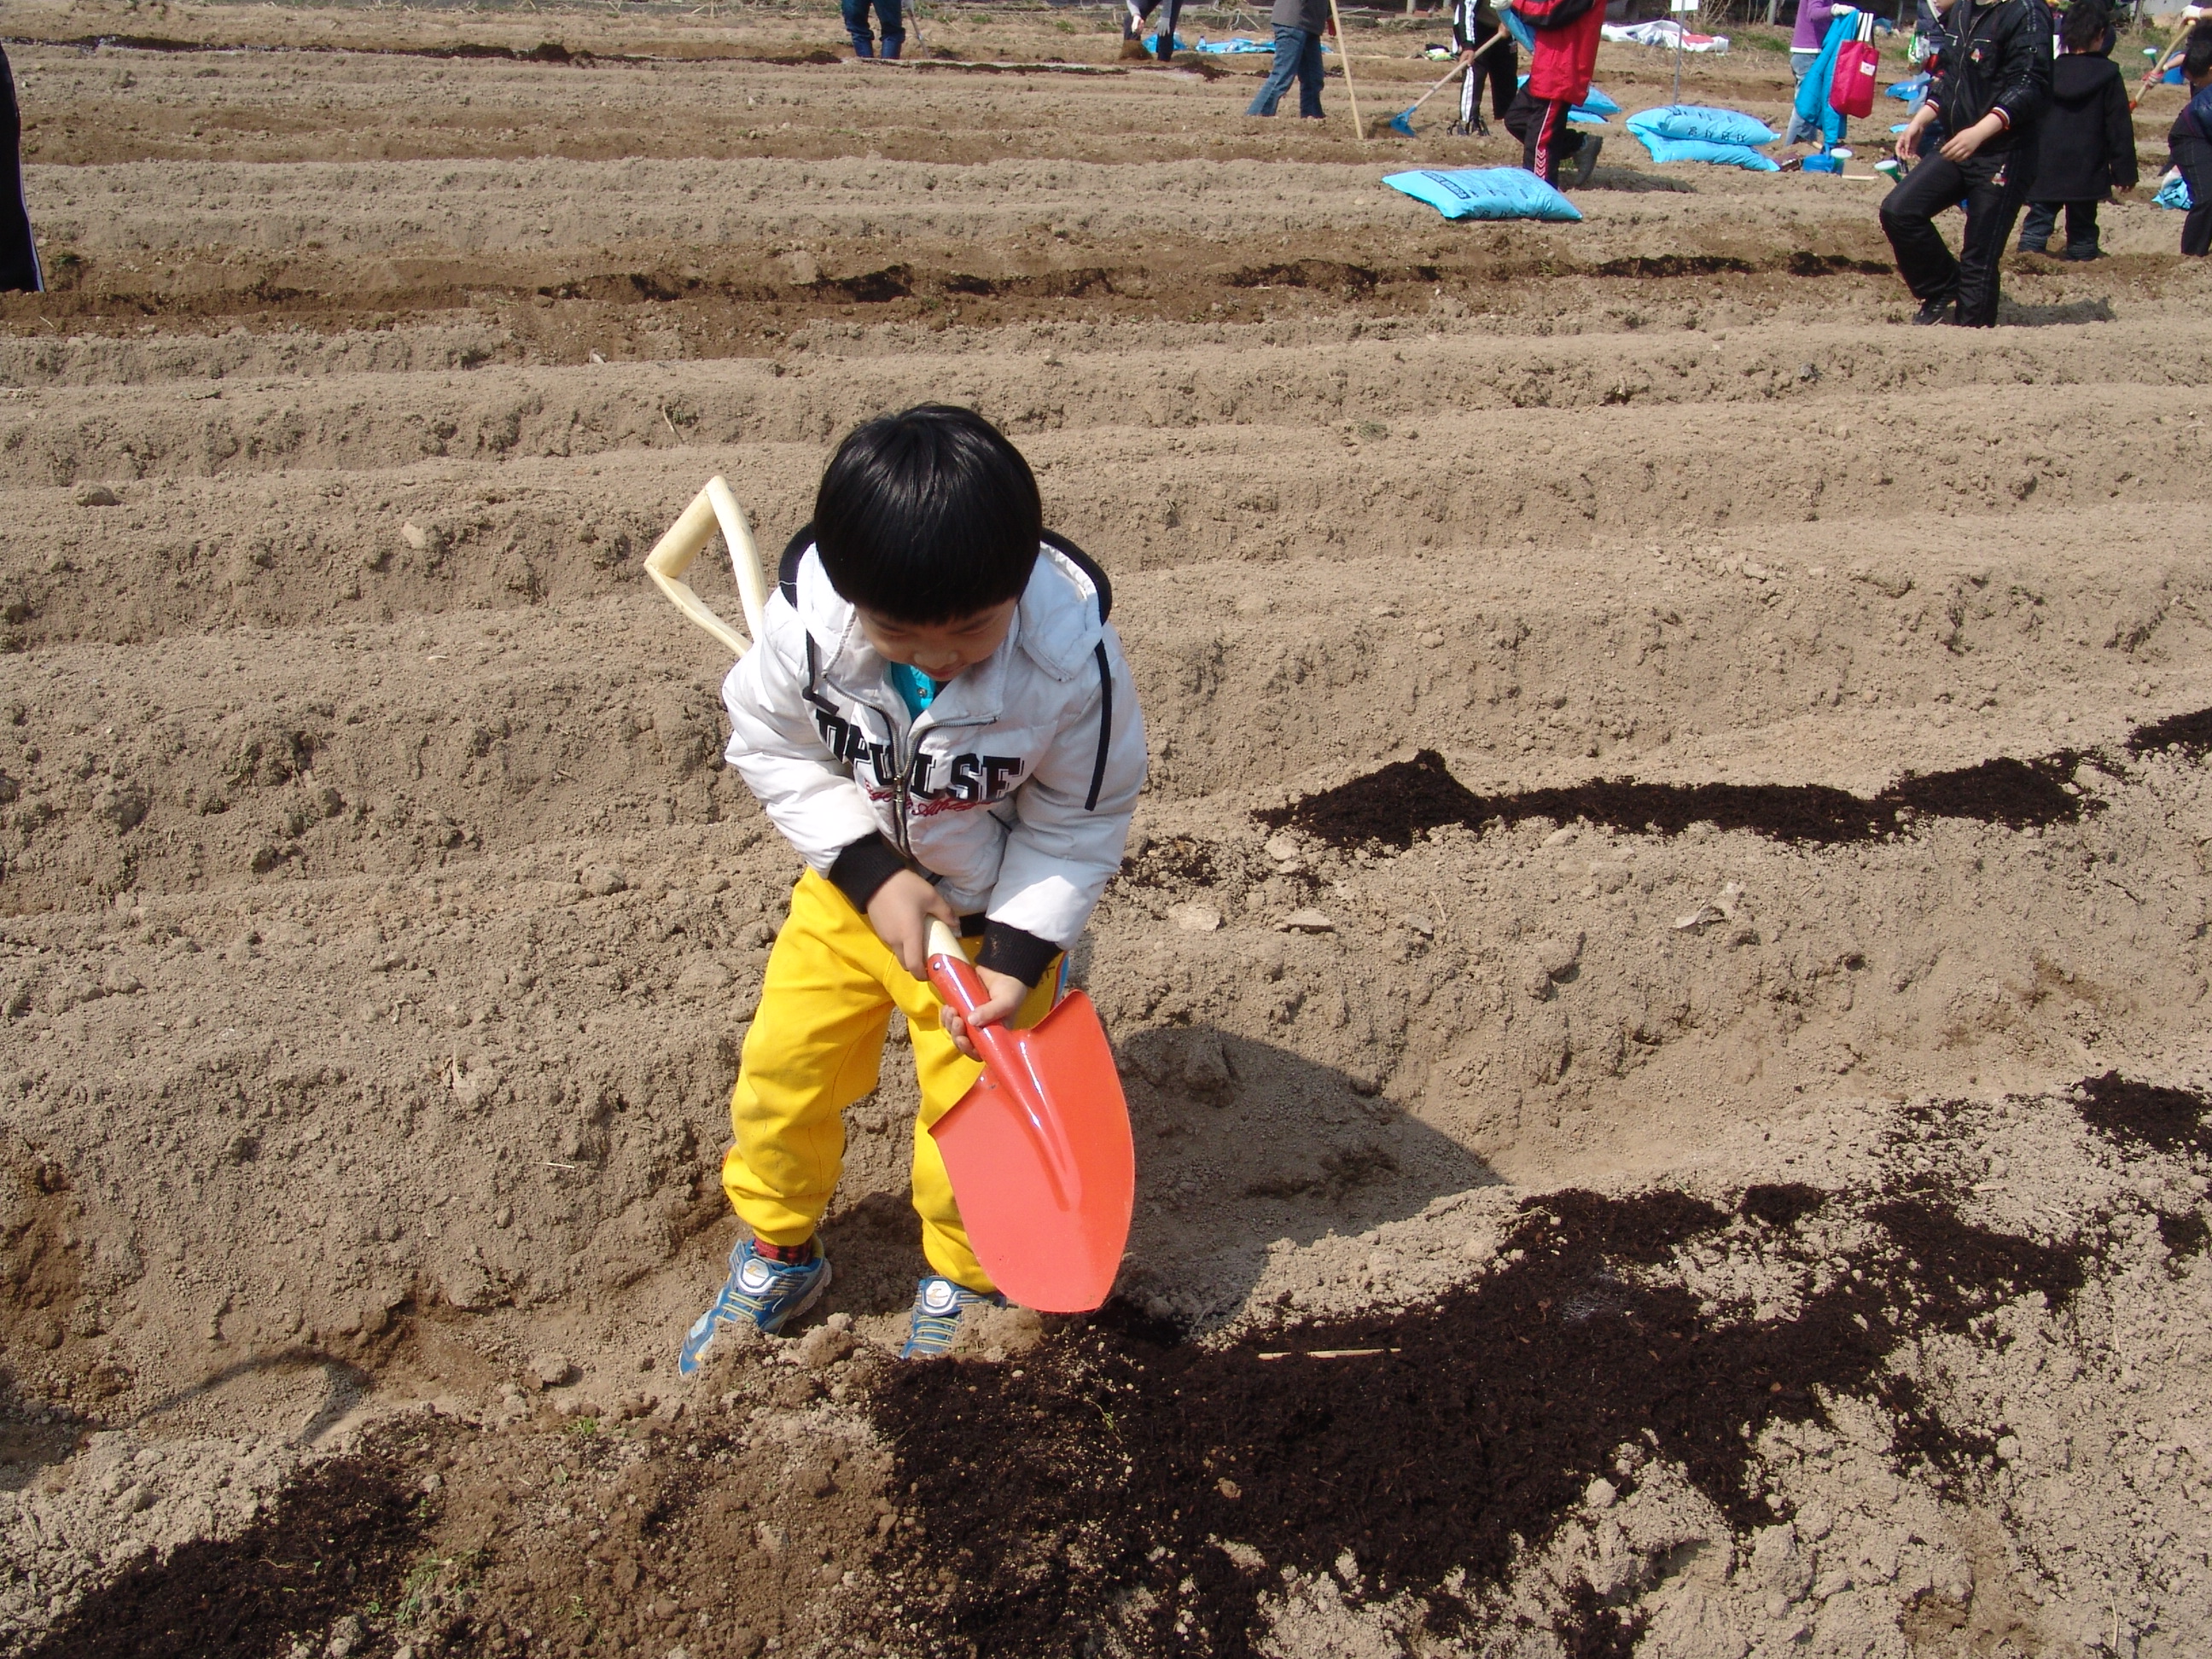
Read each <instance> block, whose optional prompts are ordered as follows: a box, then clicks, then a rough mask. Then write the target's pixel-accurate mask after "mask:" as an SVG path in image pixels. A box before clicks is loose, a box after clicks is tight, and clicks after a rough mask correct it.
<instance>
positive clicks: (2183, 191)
mask: <svg viewBox="0 0 2212 1659" xmlns="http://www.w3.org/2000/svg"><path fill="white" fill-rule="evenodd" d="M2150 201H2151V205H2152V206H2153V207H2162V208H2172V209H2173V210H2176V211H2177V212H2180V213H2186V212H2188V211H2189V210H2190V208H2191V206H2193V205H2194V204H2193V203H2191V201H2190V199H2189V180H2188V179H2185V178H2183V177H2182V176H2181V175H2180V174H2179V173H2175V174H2174V175H2173V177H2172V178H2171V179H2167V180H2166V182H2165V183H2164V184H2163V185H2160V186H2159V188H2158V194H2157V195H2155V196H2154V197H2151V198H2150Z"/></svg>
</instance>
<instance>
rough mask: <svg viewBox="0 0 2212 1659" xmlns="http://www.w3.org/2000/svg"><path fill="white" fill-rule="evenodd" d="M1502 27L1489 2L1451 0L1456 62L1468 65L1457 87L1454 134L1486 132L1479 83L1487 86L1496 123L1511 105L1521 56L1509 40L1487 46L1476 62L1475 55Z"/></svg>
mask: <svg viewBox="0 0 2212 1659" xmlns="http://www.w3.org/2000/svg"><path fill="white" fill-rule="evenodd" d="M1504 27H1505V23H1504V19H1502V18H1500V17H1499V16H1498V13H1497V11H1496V10H1495V9H1493V8H1492V5H1491V3H1490V0H1453V4H1452V43H1453V44H1454V45H1455V46H1457V47H1458V48H1459V61H1460V62H1461V63H1462V64H1467V65H1468V71H1467V74H1466V75H1465V76H1462V78H1461V81H1460V83H1459V120H1458V123H1457V124H1456V125H1455V127H1454V128H1453V131H1455V132H1462V133H1468V132H1487V131H1489V130H1490V129H1489V128H1488V127H1487V126H1486V125H1484V123H1483V119H1482V83H1483V82H1484V81H1485V80H1486V79H1487V80H1488V81H1489V82H1490V112H1491V114H1492V115H1493V116H1494V117H1496V118H1498V120H1500V121H1503V120H1504V118H1505V112H1506V110H1507V109H1508V108H1509V107H1510V106H1511V104H1512V102H1513V94H1514V93H1515V92H1516V91H1517V90H1518V89H1519V88H1520V85H1521V54H1520V52H1517V51H1516V50H1515V47H1514V44H1513V42H1512V40H1510V39H1509V40H1504V41H1501V42H1499V43H1498V45H1497V46H1491V48H1490V50H1489V51H1487V52H1482V48H1483V47H1484V46H1486V45H1487V44H1488V43H1489V41H1490V40H1492V37H1494V36H1495V35H1496V34H1497V33H1498V30H1500V29H1502V28H1504ZM1477 52H1482V55H1481V56H1480V58H1478V57H1476V56H1475V53H1477Z"/></svg>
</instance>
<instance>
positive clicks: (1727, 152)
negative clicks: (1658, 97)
mask: <svg viewBox="0 0 2212 1659" xmlns="http://www.w3.org/2000/svg"><path fill="white" fill-rule="evenodd" d="M1628 130H1629V131H1631V132H1632V133H1634V134H1635V135H1636V137H1637V142H1638V143H1641V144H1642V145H1643V146H1644V149H1648V150H1650V152H1651V159H1652V160H1653V161H1656V162H1658V163H1660V165H1662V167H1663V166H1664V165H1666V163H1668V162H1669V161H1711V163H1712V164H1713V165H1714V166H1715V167H1742V168H1744V169H1745V170H1746V171H1747V172H1751V173H1779V172H1781V171H1782V168H1781V167H1780V165H1779V164H1778V162H1777V161H1775V160H1774V158H1773V157H1772V156H1771V155H1760V154H1759V152H1758V151H1757V150H1755V149H1753V148H1752V147H1751V146H1750V145H1749V144H1717V143H1713V142H1712V141H1711V139H1707V138H1669V137H1665V136H1664V135H1663V134H1661V133H1656V132H1653V131H1650V129H1649V128H1645V127H1639V126H1637V125H1634V124H1633V123H1632V124H1631V125H1630V126H1629V129H1628Z"/></svg>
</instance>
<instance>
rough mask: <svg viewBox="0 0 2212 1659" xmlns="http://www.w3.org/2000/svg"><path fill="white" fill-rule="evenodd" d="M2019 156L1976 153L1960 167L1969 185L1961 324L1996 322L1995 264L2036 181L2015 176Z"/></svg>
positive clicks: (1961, 241) (1961, 261) (1961, 259)
mask: <svg viewBox="0 0 2212 1659" xmlns="http://www.w3.org/2000/svg"><path fill="white" fill-rule="evenodd" d="M2020 159H2021V158H2020V157H2018V156H2009V157H2008V156H1996V157H1993V158H1990V159H1989V160H1984V158H1983V157H1981V156H1978V155H1977V156H1976V157H1974V159H1973V160H1972V161H1969V162H1968V163H1967V164H1966V167H1964V168H1963V169H1962V172H1963V173H1964V174H1965V176H1966V179H1967V181H1968V183H1969V185H1970V188H1969V190H1968V192H1967V196H1966V234H1964V235H1962V236H1960V239H1959V314H1958V316H1957V317H1956V318H1955V319H1954V320H1955V321H1956V322H1957V323H1958V324H1959V325H1960V326H1961V327H1965V328H1991V327H1994V326H1995V325H1996V320H1997V276H1998V267H1999V264H2000V263H2001V262H2002V259H2003V258H2004V251H2005V244H2006V243H2007V242H2008V241H2010V240H2012V227H2013V221H2014V220H2015V219H2017V218H2018V217H2019V216H2020V208H2021V203H2022V202H2023V201H2024V200H2026V199H2027V192H2028V190H2029V189H2030V188H2031V187H2033V185H2034V182H2035V181H2034V179H2033V178H2030V179H2027V181H2025V182H2024V183H2021V182H2016V181H2015V179H2014V176H2013V175H2014V174H2015V172H2016V171H2017V170H2018V169H2017V167H2016V166H2015V165H2011V164H2013V163H2017V162H2018V161H2020ZM2030 165H2031V166H2032V165H2033V161H2032V160H2031V162H2030ZM2000 179H2002V183H2000V182H1999V180H2000Z"/></svg>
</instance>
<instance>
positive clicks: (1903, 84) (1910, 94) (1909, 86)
mask: <svg viewBox="0 0 2212 1659" xmlns="http://www.w3.org/2000/svg"><path fill="white" fill-rule="evenodd" d="M1932 78H1933V77H1932V76H1926V75H1916V76H1913V77H1912V78H1911V80H1909V81H1899V82H1898V83H1897V84H1896V85H1895V86H1893V87H1892V88H1890V89H1889V96H1891V97H1892V98H1901V99H1903V100H1905V102H1906V103H1908V104H1917V103H1918V102H1919V101H1920V100H1922V99H1923V98H1924V97H1926V96H1927V95H1928V86H1929V81H1930V80H1931V79H1932Z"/></svg>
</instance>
